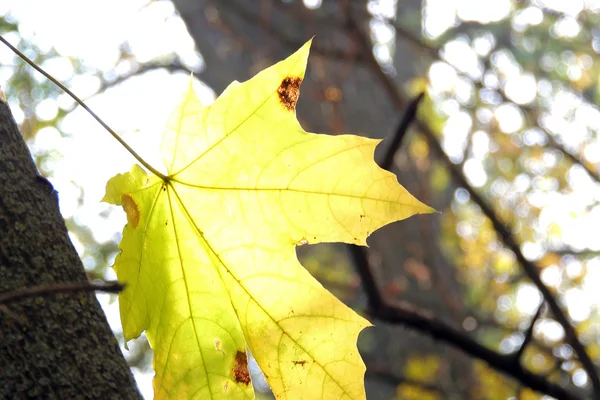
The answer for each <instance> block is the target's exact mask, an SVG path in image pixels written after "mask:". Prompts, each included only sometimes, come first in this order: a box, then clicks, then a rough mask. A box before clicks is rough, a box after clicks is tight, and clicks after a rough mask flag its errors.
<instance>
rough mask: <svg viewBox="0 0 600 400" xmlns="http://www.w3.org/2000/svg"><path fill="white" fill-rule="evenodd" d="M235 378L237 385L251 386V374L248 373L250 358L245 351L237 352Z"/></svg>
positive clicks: (234, 368) (234, 369)
mask: <svg viewBox="0 0 600 400" xmlns="http://www.w3.org/2000/svg"><path fill="white" fill-rule="evenodd" d="M232 372H233V377H234V379H235V381H236V382H237V383H243V384H244V385H246V386H248V384H250V373H249V372H248V356H247V355H246V353H245V352H243V351H239V350H238V351H237V353H236V354H235V366H234V367H233V370H232Z"/></svg>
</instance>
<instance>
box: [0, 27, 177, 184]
mask: <svg viewBox="0 0 600 400" xmlns="http://www.w3.org/2000/svg"><path fill="white" fill-rule="evenodd" d="M0 41H1V42H2V43H4V44H5V45H6V46H7V47H8V48H9V49H11V50H12V51H13V52H14V53H15V54H16V55H18V56H19V57H21V58H22V59H23V61H25V62H26V63H27V64H29V65H31V66H32V67H33V69H35V70H36V71H38V72H39V73H40V74H42V75H44V76H45V77H46V78H48V79H49V80H50V81H51V82H52V83H54V84H55V85H56V86H58V87H59V88H60V89H62V90H63V91H64V92H65V93H67V94H68V95H69V96H71V98H72V99H73V100H75V101H76V102H77V104H79V105H80V106H81V107H83V109H84V110H86V111H87V112H88V113H89V114H90V115H91V116H92V117H93V118H94V119H95V120H96V121H98V123H99V124H100V125H102V127H103V128H104V129H106V130H107V131H108V133H110V134H111V136H112V137H113V138H115V139H116V141H117V142H119V143H120V144H121V146H123V147H125V150H127V151H128V152H129V154H131V155H132V156H133V157H134V158H135V159H136V160H137V161H138V162H139V163H140V164H142V165H143V166H144V167H145V168H146V169H147V170H148V171H150V172H152V173H153V174H154V175H156V176H158V177H159V178H160V179H162V180H163V181H165V182H167V181H168V180H169V178H168V177H167V176H166V175H164V174H162V173H161V172H160V171H158V170H157V169H156V168H154V167H153V166H151V165H150V164H148V163H147V162H146V161H145V160H144V159H143V158H142V157H140V155H139V154H138V153H136V152H135V150H133V149H132V148H131V146H129V145H128V144H127V142H125V141H124V140H123V139H121V137H120V136H119V135H118V134H117V133H116V132H115V131H114V130H112V129H111V127H110V126H108V125H107V124H106V123H105V122H104V121H103V120H102V119H100V117H99V116H97V115H96V113H94V112H93V111H92V110H91V109H90V108H89V107H88V106H87V105H86V104H85V103H84V102H83V100H81V99H80V98H79V97H77V96H76V95H75V94H74V93H73V92H71V91H70V90H69V89H68V88H67V87H66V86H65V85H63V84H62V83H60V82H59V81H58V80H56V79H55V78H53V77H52V76H51V75H50V74H49V73H47V72H46V71H44V70H43V69H42V68H41V67H39V66H38V65H36V63H34V62H33V61H31V60H30V59H29V58H27V56H25V54H23V53H21V52H20V51H19V50H17V48H15V47H14V46H13V45H12V44H10V43H9V42H8V41H7V40H6V39H4V38H3V37H2V36H0Z"/></svg>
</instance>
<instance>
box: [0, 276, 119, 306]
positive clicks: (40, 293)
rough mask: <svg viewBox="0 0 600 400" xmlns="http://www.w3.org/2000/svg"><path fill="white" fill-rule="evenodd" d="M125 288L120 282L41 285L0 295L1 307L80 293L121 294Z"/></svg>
mask: <svg viewBox="0 0 600 400" xmlns="http://www.w3.org/2000/svg"><path fill="white" fill-rule="evenodd" d="M124 288H125V286H124V285H123V284H121V283H119V282H116V281H114V282H103V283H93V282H72V283H56V284H51V285H39V286H33V287H29V288H24V289H19V290H11V291H6V292H1V293H0V306H5V305H7V304H11V303H15V302H19V301H23V300H26V299H30V298H34V297H47V296H53V295H57V294H69V293H80V292H105V293H119V292H121V291H122V290H123V289H124Z"/></svg>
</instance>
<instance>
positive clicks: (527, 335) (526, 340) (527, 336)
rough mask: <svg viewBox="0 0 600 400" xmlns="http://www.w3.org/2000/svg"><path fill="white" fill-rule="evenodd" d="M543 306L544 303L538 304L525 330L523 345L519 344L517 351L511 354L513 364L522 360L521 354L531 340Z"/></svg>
mask: <svg viewBox="0 0 600 400" xmlns="http://www.w3.org/2000/svg"><path fill="white" fill-rule="evenodd" d="M545 304H546V303H544V302H542V304H540V306H539V307H538V309H537V312H536V313H535V315H534V316H533V318H532V319H531V322H530V323H529V328H527V332H525V338H524V339H523V343H521V347H519V350H517V352H516V353H515V354H513V362H514V363H515V364H520V363H521V358H523V353H524V352H525V349H526V348H527V346H528V345H529V343H531V341H532V340H533V329H534V328H535V324H536V322H538V320H539V319H540V317H541V316H542V314H543V311H544V308H545Z"/></svg>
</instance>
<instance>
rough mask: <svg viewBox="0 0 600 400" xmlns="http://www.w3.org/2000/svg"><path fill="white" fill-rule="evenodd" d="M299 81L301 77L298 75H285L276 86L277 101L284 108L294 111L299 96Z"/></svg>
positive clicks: (300, 81)
mask: <svg viewBox="0 0 600 400" xmlns="http://www.w3.org/2000/svg"><path fill="white" fill-rule="evenodd" d="M301 83H302V78H300V77H297V76H286V77H285V78H283V80H282V81H281V84H280V85H279V87H278V88H277V95H278V96H279V101H280V103H281V104H282V105H283V108H285V109H286V110H288V111H294V110H295V109H296V103H297V102H298V97H300V84H301Z"/></svg>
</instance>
